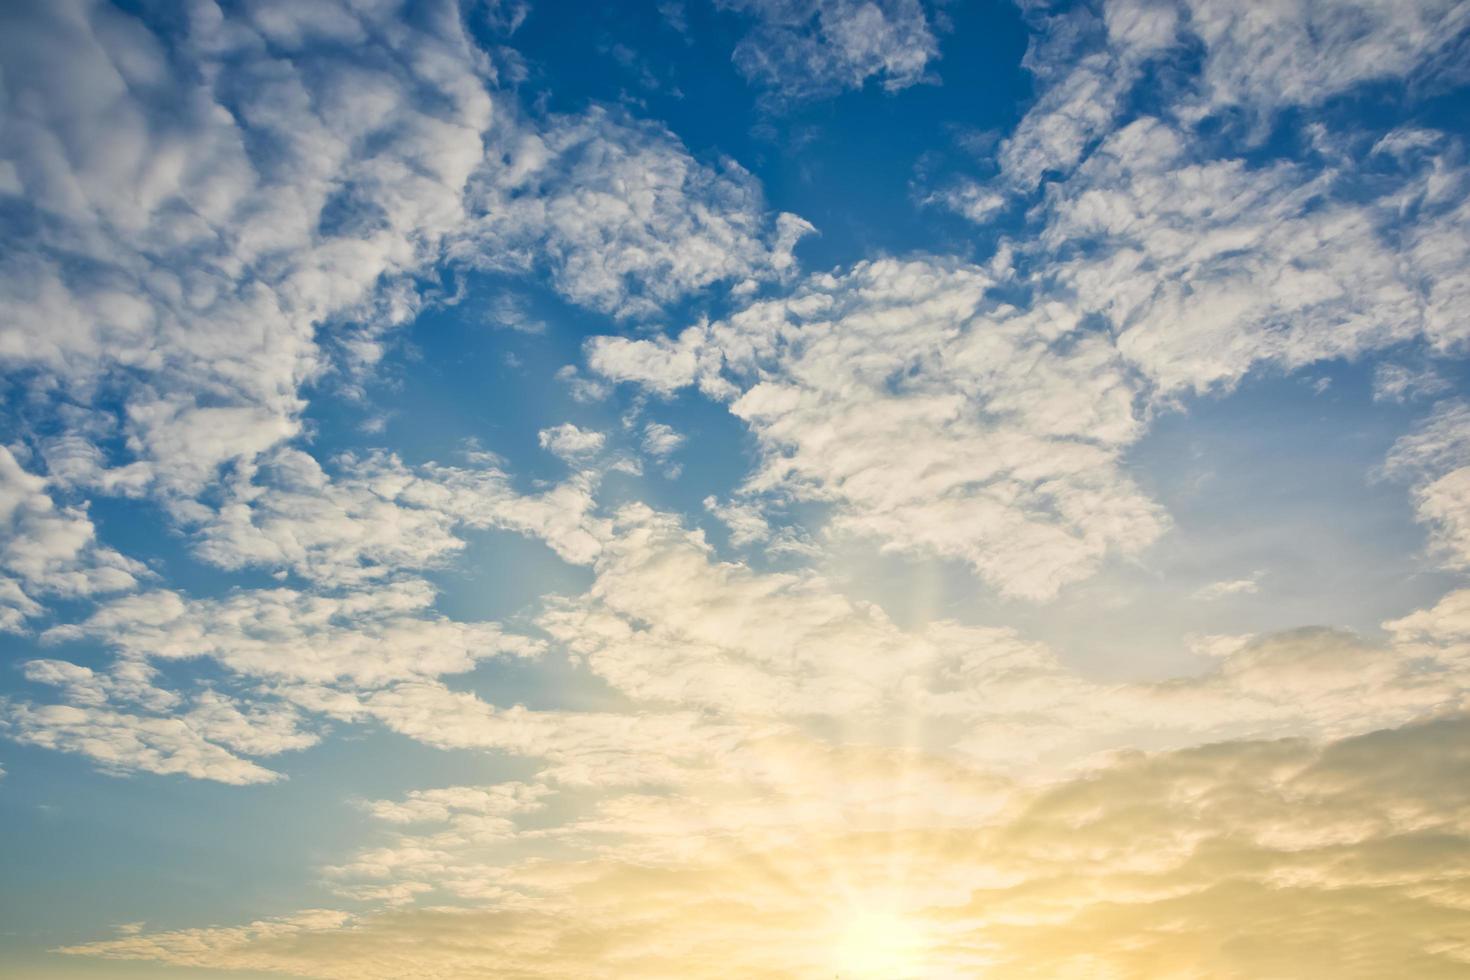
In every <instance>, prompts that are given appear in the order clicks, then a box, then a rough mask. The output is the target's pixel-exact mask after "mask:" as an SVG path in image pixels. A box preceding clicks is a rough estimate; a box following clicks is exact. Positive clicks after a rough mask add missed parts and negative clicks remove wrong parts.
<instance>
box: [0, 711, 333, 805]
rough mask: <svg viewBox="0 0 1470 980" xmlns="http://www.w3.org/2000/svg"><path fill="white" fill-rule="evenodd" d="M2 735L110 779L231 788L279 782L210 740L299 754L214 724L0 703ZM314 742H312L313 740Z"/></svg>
mask: <svg viewBox="0 0 1470 980" xmlns="http://www.w3.org/2000/svg"><path fill="white" fill-rule="evenodd" d="M0 731H4V732H5V734H6V735H7V736H9V737H10V738H12V739H14V740H15V741H17V742H20V743H22V744H24V745H37V746H41V747H42V748H48V749H55V750H58V751H61V752H77V753H81V754H83V755H86V756H88V757H90V758H91V759H93V760H94V761H95V762H97V763H98V764H99V765H100V766H101V767H102V768H103V769H104V770H105V771H109V772H113V773H124V772H134V771H140V770H141V771H143V772H152V773H160V774H165V775H168V774H182V775H185V776H190V777H192V778H194V779H210V780H215V781H217V782H221V783H229V784H231V785H235V786H243V785H248V784H251V783H269V782H273V781H275V780H277V779H280V778H281V776H280V774H279V773H276V772H272V771H271V770H269V769H265V768H262V767H261V766H258V765H256V764H255V763H254V762H251V761H249V760H246V759H242V758H240V757H239V756H236V755H233V754H232V753H231V752H230V751H229V750H228V749H226V748H223V747H222V746H220V745H218V744H216V743H215V742H214V741H210V740H209V737H208V736H209V735H211V734H212V735H214V736H215V737H216V738H218V739H219V740H220V741H225V742H227V743H229V742H232V743H237V744H238V743H244V744H246V745H249V746H250V747H252V748H256V749H259V748H262V747H267V748H270V747H273V746H280V747H281V748H287V747H289V748H299V747H301V745H302V744H303V743H302V740H301V738H300V737H297V738H294V739H287V740H286V742H285V743H282V742H281V741H280V740H279V738H277V739H276V740H272V741H270V742H268V743H262V742H261V741H260V739H259V736H258V734H254V735H253V734H252V731H251V730H249V729H244V730H242V729H236V728H234V727H233V726H227V727H225V728H221V727H219V726H218V724H215V725H213V726H206V728H205V731H199V730H197V729H196V728H195V727H194V726H193V725H192V724H190V720H189V719H187V718H182V717H159V716H151V715H137V714H130V713H127V712H121V711H113V710H110V709H107V708H92V707H77V706H74V705H56V704H53V705H35V704H27V703H23V702H16V701H13V700H11V699H9V698H6V699H3V701H0ZM312 741H314V739H312Z"/></svg>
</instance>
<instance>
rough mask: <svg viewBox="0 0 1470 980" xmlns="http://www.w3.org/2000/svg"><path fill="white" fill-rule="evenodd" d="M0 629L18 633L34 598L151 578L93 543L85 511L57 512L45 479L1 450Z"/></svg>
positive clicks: (35, 606)
mask: <svg viewBox="0 0 1470 980" xmlns="http://www.w3.org/2000/svg"><path fill="white" fill-rule="evenodd" d="M0 572H3V574H0V629H4V630H11V631H20V630H23V629H24V628H25V620H26V619H27V618H30V617H33V616H37V615H40V613H41V612H42V607H41V605H40V603H39V602H38V601H37V600H38V597H39V598H45V597H51V596H58V597H63V598H69V597H76V596H91V595H97V594H101V593H108V592H125V591H128V590H130V589H133V588H135V587H136V586H137V585H138V583H139V580H140V579H145V578H148V577H149V575H150V574H151V573H150V572H149V571H148V569H147V568H146V567H145V566H144V565H142V564H141V563H140V562H137V561H134V560H133V559H131V558H128V557H126V556H125V555H122V554H120V553H119V552H117V551H115V550H113V549H112V548H108V547H106V546H104V545H102V544H100V543H99V542H98V541H97V529H96V527H95V526H94V525H93V524H92V521H91V519H90V518H89V517H88V516H87V512H86V509H85V507H80V506H70V507H58V506H57V505H56V502H55V501H54V500H53V499H52V497H51V494H50V492H49V482H48V481H47V479H46V478H45V477H41V476H37V475H35V474H33V473H29V472H27V471H26V470H25V469H24V468H23V467H22V466H21V464H20V461H19V460H17V459H16V458H15V454H14V453H12V452H11V451H10V449H8V448H6V447H4V446H0Z"/></svg>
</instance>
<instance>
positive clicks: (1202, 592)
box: [1194, 572, 1261, 602]
mask: <svg viewBox="0 0 1470 980" xmlns="http://www.w3.org/2000/svg"><path fill="white" fill-rule="evenodd" d="M1260 577H1261V573H1260V572H1256V573H1255V574H1253V575H1251V576H1250V577H1249V578H1237V579H1222V580H1221V581H1219V582H1211V583H1210V584H1209V585H1206V586H1203V587H1201V588H1199V589H1196V590H1195V592H1194V597H1195V598H1196V599H1203V600H1205V601H1206V602H1211V601H1213V600H1215V599H1223V598H1225V597H1226V596H1232V595H1254V594H1255V593H1256V592H1259V591H1260V588H1261V583H1260Z"/></svg>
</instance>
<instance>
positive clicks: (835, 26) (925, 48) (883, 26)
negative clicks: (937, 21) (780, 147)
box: [720, 0, 939, 105]
mask: <svg viewBox="0 0 1470 980" xmlns="http://www.w3.org/2000/svg"><path fill="white" fill-rule="evenodd" d="M720 6H722V7H725V8H726V9H730V10H735V11H739V12H740V13H743V14H747V15H749V16H751V17H754V18H755V19H756V21H757V25H756V27H755V28H754V29H753V30H752V31H751V32H750V33H749V34H747V35H746V36H745V37H743V38H741V40H740V41H739V43H737V44H736V46H735V51H734V54H733V55H732V59H731V60H733V61H734V63H735V67H736V68H737V69H738V70H739V71H740V73H741V74H742V75H744V76H745V78H746V80H747V81H749V82H751V83H752V84H755V85H758V86H760V87H761V88H763V89H766V90H767V92H768V98H767V102H768V103H769V104H771V105H778V104H780V103H781V102H794V101H804V100H808V99H816V98H823V97H827V96H832V95H836V94H838V93H840V92H841V91H843V90H844V89H860V88H862V87H863V85H864V84H865V83H866V82H867V81H868V79H870V78H877V79H878V80H879V81H880V82H881V84H882V86H883V88H884V89H886V90H887V91H890V92H895V91H898V90H899V89H904V88H908V87H909V86H910V85H914V84H917V83H919V82H922V81H926V80H928V78H929V76H928V74H927V66H928V64H929V62H931V61H935V60H937V59H938V58H939V42H938V39H937V38H936V37H935V35H934V30H933V28H932V26H931V25H930V23H929V18H928V17H927V16H926V14H925V12H924V5H923V4H922V3H920V2H919V0H827V2H814V0H720Z"/></svg>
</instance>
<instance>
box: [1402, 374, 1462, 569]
mask: <svg viewBox="0 0 1470 980" xmlns="http://www.w3.org/2000/svg"><path fill="white" fill-rule="evenodd" d="M1384 469H1385V472H1386V473H1387V474H1389V475H1391V476H1395V477H1401V478H1405V479H1407V480H1409V481H1411V483H1412V487H1413V496H1414V511H1415V515H1416V516H1417V517H1418V518H1419V520H1420V522H1421V523H1424V524H1427V525H1429V528H1430V543H1431V545H1432V547H1433V550H1434V551H1435V552H1436V553H1437V554H1438V555H1439V556H1440V558H1441V559H1442V560H1443V561H1444V563H1445V565H1446V566H1448V567H1450V568H1459V569H1463V568H1467V567H1470V405H1466V404H1465V403H1464V402H1462V401H1458V400H1455V401H1449V402H1445V403H1442V404H1441V405H1439V406H1438V407H1436V408H1435V410H1434V413H1433V414H1432V415H1430V417H1429V418H1428V419H1427V420H1425V422H1424V423H1423V424H1422V425H1420V426H1419V428H1418V429H1417V430H1416V431H1415V432H1412V433H1410V434H1409V435H1406V436H1404V437H1402V438H1401V439H1399V440H1398V441H1397V442H1395V443H1394V446H1393V449H1392V451H1390V453H1389V456H1388V460H1387V461H1386V463H1385V466H1384Z"/></svg>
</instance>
